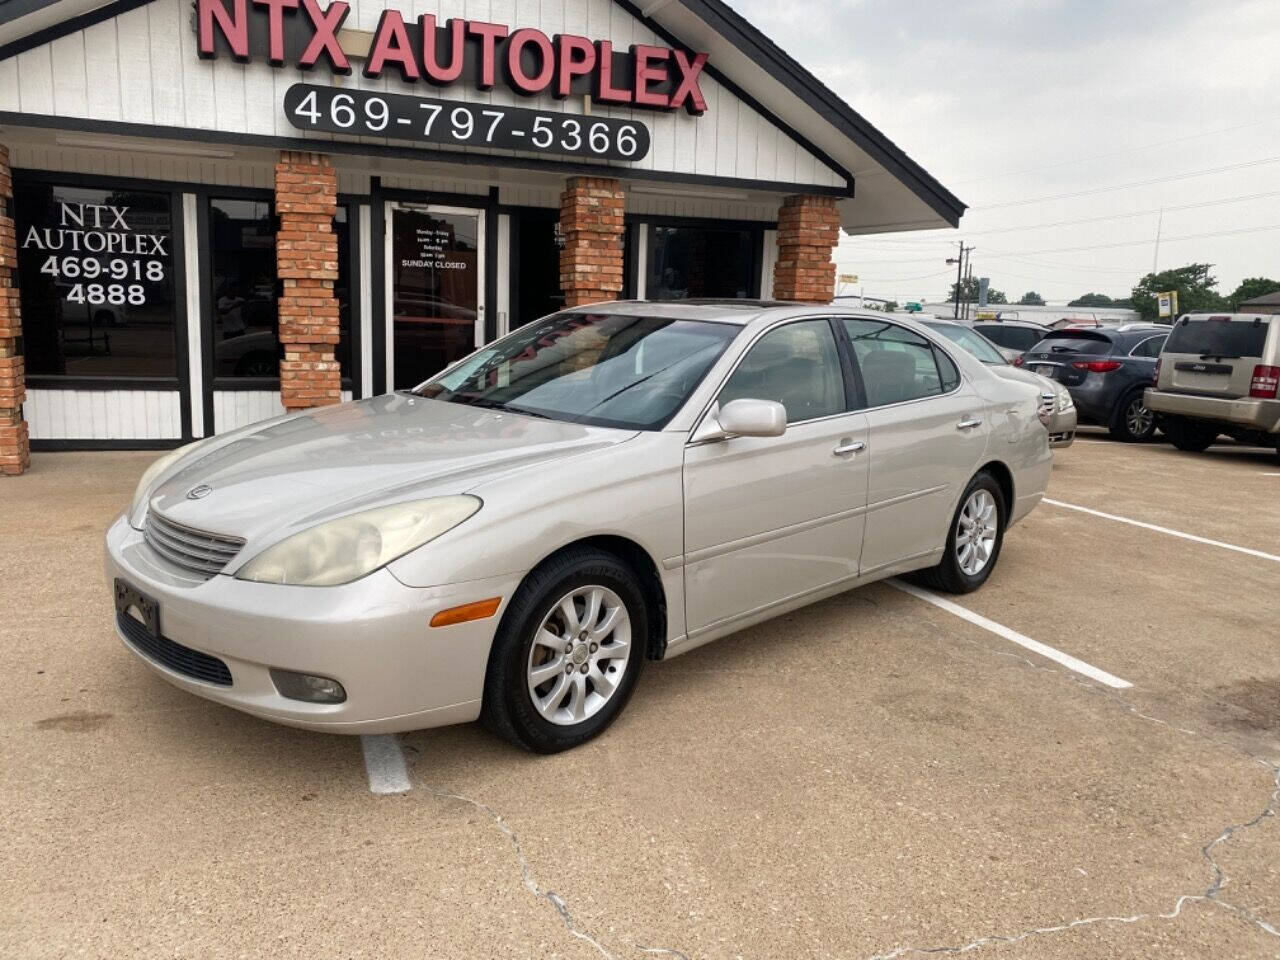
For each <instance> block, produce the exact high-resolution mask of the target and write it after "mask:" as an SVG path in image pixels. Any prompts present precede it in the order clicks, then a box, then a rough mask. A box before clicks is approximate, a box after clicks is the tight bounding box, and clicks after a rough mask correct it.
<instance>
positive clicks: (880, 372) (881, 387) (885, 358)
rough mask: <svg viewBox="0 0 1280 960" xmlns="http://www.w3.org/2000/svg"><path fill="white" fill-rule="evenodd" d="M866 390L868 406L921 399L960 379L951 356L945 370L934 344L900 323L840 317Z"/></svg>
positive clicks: (947, 359) (947, 360)
mask: <svg viewBox="0 0 1280 960" xmlns="http://www.w3.org/2000/svg"><path fill="white" fill-rule="evenodd" d="M841 323H843V324H844V329H845V333H847V334H848V336H849V344H850V346H852V347H853V355H854V358H855V359H856V360H857V361H858V369H859V371H860V372H861V374H862V384H863V387H864V388H865V389H866V392H867V406H869V407H880V406H884V405H885V404H889V403H903V402H904V401H907V400H919V399H920V398H921V397H932V396H937V395H938V394H940V393H943V392H944V386H943V384H944V381H945V382H947V384H948V388H949V389H954V387H955V385H956V384H957V383H958V382H959V378H960V375H959V372H958V371H956V368H955V364H953V363H951V360H950V358H947V357H945V356H944V357H943V359H945V360H946V366H945V368H944V369H943V370H942V371H939V368H938V356H939V355H940V354H941V351H938V352H937V353H935V351H934V348H933V345H932V344H931V343H930V342H929V341H928V340H926V339H925V338H924V337H922V336H919V335H918V334H915V333H912V332H911V331H910V330H907V329H906V328H905V327H899V326H898V325H897V324H893V323H885V322H882V321H879V320H841Z"/></svg>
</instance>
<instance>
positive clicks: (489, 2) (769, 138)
mask: <svg viewBox="0 0 1280 960" xmlns="http://www.w3.org/2000/svg"><path fill="white" fill-rule="evenodd" d="M351 6H352V11H351V14H350V16H349V17H348V19H347V24H348V25H349V26H351V27H356V28H360V29H365V30H372V29H373V28H374V26H375V25H376V24H377V20H378V15H379V14H380V13H381V12H382V10H383V9H385V7H386V6H387V0H352V4H351ZM396 6H398V8H399V9H401V10H402V11H404V12H405V14H406V19H409V18H410V16H417V15H418V14H423V13H435V14H436V15H437V17H439V18H440V22H443V21H444V19H445V18H447V17H450V16H464V15H465V16H468V17H474V18H488V19H490V20H494V21H498V22H505V23H509V24H510V25H511V26H512V27H513V28H515V27H522V26H531V27H537V28H539V29H541V30H542V31H544V32H545V33H547V34H548V35H554V34H556V33H562V32H572V33H580V34H584V35H586V36H590V37H593V38H599V39H608V40H612V41H613V43H614V46H615V48H617V49H626V48H627V47H628V46H630V45H631V44H633V43H648V44H661V43H662V41H661V39H660V38H658V37H657V36H655V35H654V33H653V31H652V30H650V29H649V28H648V27H646V26H645V25H644V24H643V23H641V22H640V21H639V20H637V19H635V18H634V17H633V16H632V15H631V14H630V13H628V12H627V11H626V10H624V9H623V8H622V7H621V6H618V5H616V4H613V3H611V2H609V0H397V2H396ZM303 78H304V75H303V74H302V73H301V72H299V71H297V70H290V69H276V68H273V67H272V66H270V65H269V64H268V63H266V62H265V61H258V62H254V63H251V64H240V63H237V62H235V61H234V60H232V59H230V58H229V57H221V58H219V59H217V60H214V61H209V60H201V59H200V58H199V57H197V56H196V53H195V37H194V34H193V33H192V30H191V9H190V3H189V2H188V0H153V2H151V3H148V4H146V5H145V6H143V7H139V8H137V9H135V10H130V11H128V12H126V13H122V14H119V15H117V16H116V17H115V18H114V19H113V20H109V21H105V22H103V23H101V24H97V25H95V26H92V27H88V28H86V29H84V30H82V31H79V32H78V33H74V34H70V35H69V36H67V37H63V38H61V39H59V40H56V41H53V42H52V43H49V44H46V45H45V46H42V47H38V48H36V49H34V50H30V51H27V52H26V53H22V54H19V55H18V56H17V57H16V58H12V59H10V60H8V61H4V62H2V63H0V108H3V109H6V110H16V111H19V112H22V113H34V114H47V115H55V116H64V117H82V118H89V119H95V120H122V121H128V122H131V123H140V124H155V125H160V126H170V127H180V128H194V129H203V130H219V131H223V132H227V133H247V134H262V135H274V136H280V137H290V138H300V137H304V136H306V137H307V138H308V139H315V140H317V141H319V142H323V141H325V140H348V141H349V140H352V139H356V138H352V137H348V136H338V135H331V134H324V133H312V134H304V133H303V132H302V131H300V130H298V129H296V128H295V127H293V126H292V125H291V124H290V123H289V121H288V119H287V118H286V117H285V115H284V111H283V109H282V106H281V105H282V99H283V96H284V91H285V90H286V89H287V88H288V86H289V85H290V84H292V83H294V82H297V81H298V80H301V79H303ZM312 79H313V81H314V82H317V83H325V82H328V81H329V80H330V77H329V75H328V74H327V73H326V70H325V68H324V67H323V66H320V67H317V68H316V71H315V74H314V76H313V78H312ZM333 82H335V83H340V84H341V85H343V86H346V87H348V88H356V89H375V90H385V91H388V92H393V93H408V94H416V95H419V96H432V95H442V96H446V97H449V98H452V99H457V100H466V101H469V102H474V103H488V102H493V103H500V104H516V105H525V106H532V107H536V108H538V109H545V110H555V111H568V112H574V113H576V112H581V110H582V102H581V100H579V99H578V98H569V99H568V100H565V101H563V102H562V101H558V100H555V99H554V98H552V97H551V96H550V95H549V94H542V95H540V96H539V97H537V98H534V99H532V100H529V99H525V98H523V97H517V96H515V95H514V94H512V93H511V92H510V91H508V90H505V89H503V88H501V87H498V88H495V89H494V90H493V91H490V92H487V93H486V92H484V91H480V90H477V89H475V88H474V87H473V86H472V85H470V84H469V83H466V82H463V83H459V84H457V85H455V86H454V87H451V88H448V89H447V90H445V91H443V92H442V93H438V92H437V91H436V89H435V88H434V87H430V86H429V85H427V84H405V83H402V82H401V81H400V80H398V79H395V78H394V77H393V76H391V75H384V76H383V77H382V78H380V79H378V80H367V79H365V78H364V76H363V75H362V74H361V73H360V71H359V70H358V69H357V70H356V71H355V72H354V73H353V74H352V75H351V76H350V77H346V78H336V79H334V80H333ZM702 90H703V93H704V95H705V96H706V99H707V112H706V113H705V114H704V115H703V116H701V117H691V116H689V115H688V114H687V113H685V112H684V111H677V112H675V113H666V112H662V111H652V110H639V109H632V108H629V107H610V106H605V105H601V104H593V105H592V106H591V112H592V113H593V114H596V115H606V116H613V117H627V118H633V119H636V120H640V121H642V122H644V123H645V124H647V125H648V127H649V129H650V132H651V134H652V138H653V145H652V148H651V150H650V153H649V155H648V156H647V157H645V158H644V159H643V160H641V161H639V162H638V163H637V164H636V165H635V166H636V168H637V169H640V170H659V171H667V172H689V171H694V172H696V173H698V174H702V175H706V176H716V177H722V178H728V179H743V180H776V181H782V182H786V183H794V184H797V185H809V186H827V187H830V186H843V183H844V181H843V178H842V177H840V176H839V175H838V174H837V173H836V172H835V171H833V170H831V169H830V168H828V167H827V166H826V165H825V164H823V163H821V162H820V161H819V160H817V159H816V158H815V157H814V156H813V155H812V154H810V153H808V152H807V151H805V150H804V149H802V148H801V147H800V146H799V145H798V144H796V142H795V141H794V140H792V139H791V138H790V137H789V136H788V135H786V134H785V133H783V132H781V131H780V130H779V129H778V128H777V127H776V126H775V125H774V124H772V123H771V122H770V121H769V120H767V119H765V117H763V116H762V115H761V114H760V113H759V112H758V111H757V110H756V109H755V108H754V107H752V106H750V105H749V104H747V103H745V102H742V101H741V100H739V99H738V97H736V96H735V95H734V94H732V93H731V92H730V91H729V90H728V89H726V88H725V87H724V86H723V85H722V84H720V83H719V82H717V81H716V80H715V79H713V78H712V77H711V76H710V75H708V74H705V73H704V74H703V76H702ZM358 139H359V140H360V141H361V142H367V143H374V144H392V145H395V146H398V147H402V148H408V147H411V146H412V142H411V141H402V140H386V139H384V138H377V137H362V138H358ZM437 149H439V148H437ZM471 153H472V154H473V155H474V154H475V153H484V154H491V155H501V154H505V155H512V152H511V151H471Z"/></svg>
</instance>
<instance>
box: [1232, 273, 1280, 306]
mask: <svg viewBox="0 0 1280 960" xmlns="http://www.w3.org/2000/svg"><path fill="white" fill-rule="evenodd" d="M1277 292H1280V280H1270V279H1268V278H1267V277H1249V278H1248V279H1247V280H1242V281H1241V283H1240V286H1238V287H1236V289H1235V292H1234V293H1233V294H1231V296H1230V297H1228V298H1227V299H1228V301H1229V302H1230V304H1231V309H1232V310H1239V309H1240V304H1242V303H1244V302H1245V301H1246V300H1252V299H1253V298H1254V297H1265V296H1266V295H1267V294H1268V293H1277Z"/></svg>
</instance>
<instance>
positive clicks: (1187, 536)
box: [1043, 497, 1280, 563]
mask: <svg viewBox="0 0 1280 960" xmlns="http://www.w3.org/2000/svg"><path fill="white" fill-rule="evenodd" d="M1043 502H1044V503H1047V504H1050V505H1052V506H1055V507H1063V508H1064V509H1067V510H1079V511H1080V512H1081V513H1088V514H1091V515H1092V516H1095V517H1102V519H1104V520H1114V521H1115V522H1116V523H1127V524H1129V525H1130V526H1134V527H1141V528H1142V529H1143V530H1154V531H1155V532H1156V533H1166V534H1168V535H1169V536H1171V537H1178V538H1180V539H1182V540H1190V541H1191V542H1192V543H1203V544H1205V545H1207V546H1210V547H1220V548H1221V549H1223V550H1234V551H1235V552H1236V553H1243V554H1244V555H1245V556H1249V557H1257V558H1258V559H1259V560H1271V561H1272V562H1274V563H1280V556H1276V555H1275V554H1274V553H1263V552H1262V551H1261V550H1254V549H1252V548H1250V547H1238V546H1236V545H1235V544H1234V543H1223V542H1222V541H1221V540H1210V539H1208V538H1207V537H1197V536H1196V535H1195V534H1193V533H1183V532H1182V531H1181V530H1170V529H1169V528H1168V527H1160V526H1156V524H1154V523H1144V522H1142V521H1141V520H1130V519H1129V518H1128V517H1118V516H1116V515H1115V514H1114V513H1103V512H1102V511H1101V510H1094V509H1092V508H1090V507H1082V506H1080V505H1079V504H1075V503H1063V502H1062V501H1061V500H1050V499H1049V498H1048V497H1045V498H1044V501H1043Z"/></svg>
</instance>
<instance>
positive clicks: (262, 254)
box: [209, 197, 280, 377]
mask: <svg viewBox="0 0 1280 960" xmlns="http://www.w3.org/2000/svg"><path fill="white" fill-rule="evenodd" d="M209 247H210V249H209V256H210V257H211V258H212V261H213V285H212V289H211V291H210V293H211V295H212V297H213V354H214V371H215V375H216V376H218V377H278V376H280V344H279V341H278V340H277V336H276V332H277V320H276V226H275V218H274V217H273V216H272V212H271V203H270V202H269V201H267V200H239V199H231V198H225V197H213V198H211V199H210V200H209Z"/></svg>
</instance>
